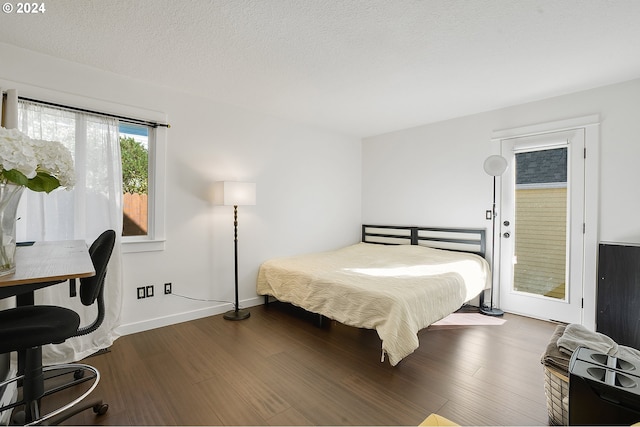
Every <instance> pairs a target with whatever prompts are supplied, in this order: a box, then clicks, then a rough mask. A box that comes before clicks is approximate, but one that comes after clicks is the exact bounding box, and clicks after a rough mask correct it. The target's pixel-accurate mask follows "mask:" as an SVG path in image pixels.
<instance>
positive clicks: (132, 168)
mask: <svg viewBox="0 0 640 427" xmlns="http://www.w3.org/2000/svg"><path fill="white" fill-rule="evenodd" d="M120 151H121V155H122V186H123V191H124V192H125V193H131V194H136V193H137V194H147V193H148V190H149V188H148V183H149V153H148V151H147V148H145V147H144V146H143V145H142V144H141V143H139V142H138V141H136V140H135V139H133V138H131V137H120Z"/></svg>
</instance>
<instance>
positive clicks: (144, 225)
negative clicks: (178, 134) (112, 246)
mask: <svg viewBox="0 0 640 427" xmlns="http://www.w3.org/2000/svg"><path fill="white" fill-rule="evenodd" d="M152 130H153V128H150V127H148V126H141V125H132V124H127V123H121V124H120V126H119V131H120V135H119V136H120V155H121V157H122V193H123V195H122V235H123V236H124V237H127V236H148V235H149V186H150V185H153V183H151V182H149V146H150V144H151V145H153V132H152Z"/></svg>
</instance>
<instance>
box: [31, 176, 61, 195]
mask: <svg viewBox="0 0 640 427" xmlns="http://www.w3.org/2000/svg"><path fill="white" fill-rule="evenodd" d="M58 187H60V181H58V178H55V177H53V176H51V175H49V174H47V173H44V172H38V173H37V174H36V176H35V177H33V178H31V179H30V180H29V181H28V182H27V188H28V189H29V190H32V191H38V192H42V191H44V192H47V193H51V192H52V191H53V190H55V189H56V188H58Z"/></svg>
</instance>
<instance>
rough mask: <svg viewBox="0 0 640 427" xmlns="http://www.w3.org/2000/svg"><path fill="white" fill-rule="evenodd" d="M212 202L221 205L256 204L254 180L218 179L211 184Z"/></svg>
mask: <svg viewBox="0 0 640 427" xmlns="http://www.w3.org/2000/svg"><path fill="white" fill-rule="evenodd" d="M213 203H214V204H216V205H222V206H253V205H255V204H256V184H255V183H254V182H237V181H220V182H216V183H214V184H213Z"/></svg>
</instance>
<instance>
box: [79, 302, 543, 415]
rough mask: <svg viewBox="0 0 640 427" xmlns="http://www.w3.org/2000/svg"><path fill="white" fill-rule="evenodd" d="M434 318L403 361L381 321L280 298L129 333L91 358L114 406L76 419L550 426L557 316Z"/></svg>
mask: <svg viewBox="0 0 640 427" xmlns="http://www.w3.org/2000/svg"><path fill="white" fill-rule="evenodd" d="M504 319H505V320H506V322H505V323H504V324H503V325H501V326H486V325H472V326H431V327H429V328H427V329H425V330H423V331H421V332H420V348H419V349H418V350H416V352H414V353H413V354H412V355H410V356H408V357H407V358H405V359H404V360H403V361H402V362H401V363H400V364H399V365H397V366H395V367H391V366H390V365H389V363H388V362H385V363H381V362H380V356H381V351H380V340H379V338H378V336H377V334H376V332H375V331H370V330H362V329H357V328H352V327H348V326H344V325H341V324H338V323H335V322H329V324H328V325H326V326H324V327H322V328H318V327H317V326H315V324H314V323H313V321H312V320H311V319H309V318H308V317H305V316H304V315H303V314H302V313H299V312H297V311H294V310H292V309H291V308H287V306H283V305H280V304H275V305H273V304H272V305H271V306H270V307H269V308H265V307H253V308H251V317H250V318H249V319H247V320H244V321H241V322H230V321H225V320H224V319H223V318H222V316H214V317H209V318H205V319H200V320H195V321H191V322H186V323H181V324H178V325H173V326H169V327H164V328H160V329H156V330H151V331H146V332H142V333H138V334H133V335H128V336H124V337H121V338H119V339H118V340H117V341H116V342H115V344H114V345H113V347H112V348H111V351H110V352H108V353H106V354H102V355H98V356H93V357H91V358H89V359H87V363H90V364H92V365H94V366H96V367H97V368H98V369H99V370H100V371H101V374H102V381H101V382H100V385H99V386H98V389H97V390H96V391H95V393H96V394H98V395H101V396H102V397H103V398H104V399H105V400H106V401H107V402H108V403H109V405H110V408H109V411H108V412H107V414H106V415H104V416H102V417H96V416H95V415H94V414H93V413H92V412H91V411H88V412H85V413H83V414H81V415H78V416H76V417H74V418H72V419H70V420H69V421H68V422H67V424H75V425H78V424H85V425H86V424H104V425H417V424H419V423H420V422H421V421H422V420H423V419H424V418H425V417H426V416H427V415H429V414H430V413H432V412H436V413H439V414H440V415H443V416H445V417H447V418H449V419H451V420H454V421H456V422H457V423H459V424H462V425H546V424H547V422H548V419H547V409H546V401H545V396H544V390H543V371H542V366H541V364H540V356H541V354H542V352H543V351H544V348H545V346H546V343H547V342H548V340H549V338H550V337H551V335H552V334H553V331H554V329H555V324H553V323H549V322H543V321H539V320H533V319H528V318H524V317H520V316H515V315H509V314H506V315H505V316H504Z"/></svg>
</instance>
